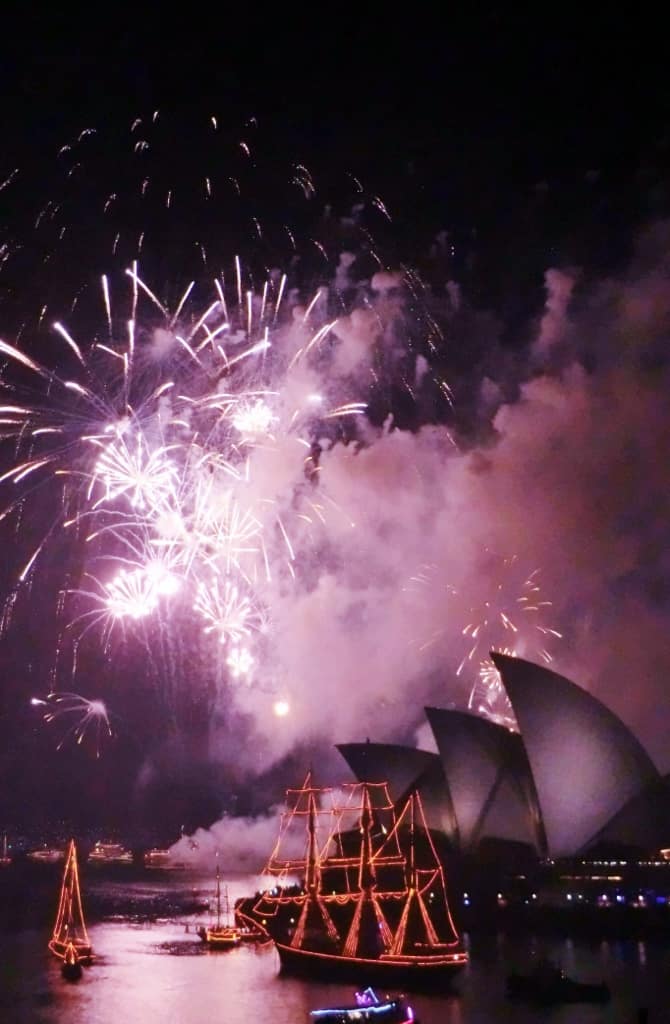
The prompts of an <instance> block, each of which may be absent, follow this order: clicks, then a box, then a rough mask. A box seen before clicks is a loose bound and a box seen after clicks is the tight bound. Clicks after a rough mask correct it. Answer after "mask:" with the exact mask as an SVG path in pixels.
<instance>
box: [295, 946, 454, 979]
mask: <svg viewBox="0 0 670 1024" xmlns="http://www.w3.org/2000/svg"><path fill="white" fill-rule="evenodd" d="M275 946H276V948H277V953H278V954H279V961H280V964H281V970H282V972H284V973H286V974H293V975H298V976H300V977H303V978H314V979H325V980H327V981H349V982H354V983H358V984H359V985H360V984H365V985H372V986H381V987H384V986H387V987H388V986H391V987H394V988H397V987H400V988H407V989H415V990H416V989H424V988H446V987H447V986H448V985H449V983H450V982H451V980H452V979H453V978H454V977H455V976H456V975H457V974H458V973H459V971H462V970H463V968H464V967H465V966H466V964H467V962H468V955H467V953H463V952H458V953H449V954H444V955H440V956H427V957H387V958H381V959H371V958H365V957H347V956H337V955H335V954H333V953H317V952H314V951H311V950H306V949H294V948H293V947H292V946H286V945H283V944H282V943H279V942H275Z"/></svg>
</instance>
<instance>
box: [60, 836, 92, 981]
mask: <svg viewBox="0 0 670 1024" xmlns="http://www.w3.org/2000/svg"><path fill="white" fill-rule="evenodd" d="M49 949H50V950H51V952H52V953H53V954H54V956H57V957H59V959H61V960H63V961H64V960H65V958H66V956H67V955H68V954H69V955H72V950H74V952H75V953H76V957H77V961H78V962H79V963H80V964H82V963H83V964H86V963H90V961H91V959H92V957H93V949H92V946H91V940H90V939H89V937H88V932H87V931H86V922H85V921H84V912H83V909H82V905H81V891H80V888H79V868H78V866H77V849H76V846H75V843H74V839H71V840H70V844H69V846H68V850H67V855H66V858H65V870H64V872H63V883H62V885H61V890H60V898H59V901H58V911H57V913H56V922H55V924H54V930H53V934H52V936H51V939H50V941H49Z"/></svg>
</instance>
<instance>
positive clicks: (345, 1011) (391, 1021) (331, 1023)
mask: <svg viewBox="0 0 670 1024" xmlns="http://www.w3.org/2000/svg"><path fill="white" fill-rule="evenodd" d="M309 1015H310V1017H311V1018H312V1020H313V1021H314V1022H315V1024H349V1022H350V1021H351V1022H352V1024H354V1022H356V1024H361V1021H375V1022H377V1024H382V1022H384V1024H412V1022H415V1017H414V1011H413V1009H412V1007H411V1006H409V1004H408V1003H407V1000H406V999H405V997H404V996H393V997H391V996H384V998H383V999H380V998H379V996H378V995H377V993H376V992H375V991H374V989H372V988H366V989H364V990H363V991H362V992H357V993H356V1002H355V1003H354V1004H353V1005H350V1006H329V1007H326V1008H324V1009H321V1010H311V1011H310V1014H309ZM415 1024H416V1022H415Z"/></svg>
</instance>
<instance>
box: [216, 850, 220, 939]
mask: <svg viewBox="0 0 670 1024" xmlns="http://www.w3.org/2000/svg"><path fill="white" fill-rule="evenodd" d="M216 927H217V930H218V929H219V928H220V927H221V871H220V869H219V855H218V853H217V855H216Z"/></svg>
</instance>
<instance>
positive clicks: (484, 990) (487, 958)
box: [0, 875, 670, 1024]
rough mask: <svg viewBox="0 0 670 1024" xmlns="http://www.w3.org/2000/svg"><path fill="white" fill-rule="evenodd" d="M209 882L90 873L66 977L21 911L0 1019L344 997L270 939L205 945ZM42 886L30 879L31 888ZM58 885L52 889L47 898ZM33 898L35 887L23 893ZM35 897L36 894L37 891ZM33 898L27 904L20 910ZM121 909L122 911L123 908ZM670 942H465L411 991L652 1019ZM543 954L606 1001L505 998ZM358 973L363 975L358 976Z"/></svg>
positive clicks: (259, 1007) (545, 1014)
mask: <svg viewBox="0 0 670 1024" xmlns="http://www.w3.org/2000/svg"><path fill="white" fill-rule="evenodd" d="M256 884H257V879H250V878H244V879H241V878H238V879H236V880H234V882H231V886H230V896H231V899H232V898H234V897H235V896H237V895H241V894H248V893H249V892H251V891H253V890H254V889H255V887H256ZM210 888H211V887H210V886H209V883H208V881H207V880H204V879H202V878H200V879H195V878H188V879H187V878H186V877H185V876H176V875H172V876H163V877H151V878H148V877H144V878H142V879H140V880H137V879H135V880H133V881H130V880H129V879H128V878H125V879H124V878H123V877H117V879H116V880H109V879H107V880H103V879H101V878H100V877H98V878H97V879H95V878H91V877H90V875H89V878H88V879H87V888H86V893H85V904H86V902H87V901H88V904H89V905H90V907H91V908H92V914H91V915H90V916H93V917H97V918H98V919H97V920H95V921H94V922H93V923H91V924H90V928H89V930H90V934H91V938H92V941H93V945H94V948H95V951H96V954H97V960H96V963H95V965H94V966H92V967H91V968H89V969H87V970H85V972H84V977H83V978H82V979H81V981H79V982H78V983H77V984H68V983H67V982H65V981H64V980H63V978H62V977H61V974H60V969H59V963H58V962H57V961H56V960H55V959H54V958H53V957H51V956H50V955H49V954H48V952H47V949H46V944H47V941H48V938H49V933H50V929H49V927H48V925H47V924H46V922H45V924H44V925H39V924H36V923H35V922H34V920H31V918H32V917H34V915H30V914H27V913H24V915H23V917H24V920H25V927H23V926H21V922H20V921H19V922H18V925H17V923H16V921H15V922H14V925H13V926H12V927H11V928H8V927H7V925H6V924H5V926H4V927H3V930H2V931H0V1022H1V1024H66V1022H67V1024H140V1022H141V1024H200V1022H202V1024H218V1022H221V1024H223V1022H238V1024H257V1022H258V1024H261V1022H262V1024H267V1022H272V1024H307V1022H308V1021H309V1011H310V1010H311V1009H314V1008H316V1007H318V1006H328V1005H333V1004H334V1003H336V1002H340V1001H343V1000H344V1001H346V1002H349V1001H350V1000H351V997H352V991H351V989H348V988H347V987H346V986H343V985H340V984H338V985H328V984H322V983H316V982H305V981H298V980H295V979H292V978H287V977H284V976H282V975H279V974H278V967H279V964H278V960H277V956H276V953H275V951H274V949H273V948H272V946H264V947H259V946H244V947H240V948H238V949H234V950H230V951H226V952H219V953H212V952H209V951H208V950H206V949H205V948H204V947H203V946H202V945H201V944H200V943H199V941H198V939H197V936H196V934H195V927H196V926H197V924H198V923H202V922H203V920H206V919H207V918H208V915H207V914H206V913H202V912H200V913H198V912H197V911H194V909H193V907H191V906H189V903H191V902H192V901H193V900H194V899H195V900H196V901H197V900H199V899H201V898H207V896H209V895H210V892H209V889H210ZM38 892H40V888H39V887H36V888H35V890H34V893H35V895H36V894H37V893H38ZM56 896H57V893H56V894H54V900H55V898H56ZM31 898H32V894H31ZM40 898H43V896H42V897H40ZM29 905H30V900H28V901H24V903H23V906H24V907H28V906H29ZM121 910H122V912H121ZM668 938H669V944H668V945H662V944H658V943H656V944H652V943H649V942H602V943H597V944H589V945H587V944H584V943H582V942H579V941H577V940H576V939H575V940H574V941H572V940H565V939H556V940H555V941H552V940H551V939H547V938H546V937H543V938H542V939H538V938H535V937H534V936H532V935H527V936H522V937H519V936H515V937H508V936H502V935H498V936H492V937H486V938H478V937H476V936H473V937H471V938H470V952H471V957H472V963H471V965H470V967H469V968H468V969H467V970H466V971H465V972H463V974H461V975H460V976H459V977H458V978H457V980H455V982H454V986H453V991H452V992H451V993H448V994H441V995H425V994H423V995H422V994H417V995H415V996H414V997H413V998H412V1004H413V1006H414V1008H415V1011H416V1013H417V1015H418V1016H419V1018H420V1020H421V1022H422V1024H498V1022H505V1021H514V1022H515V1024H524V1022H530V1021H533V1022H535V1021H547V1022H552V1024H595V1022H612V1024H629V1022H630V1024H636V1021H637V1011H638V1008H639V1007H642V1006H646V1007H648V1008H649V1021H650V1022H651V1024H657V1022H658V1024H662V1022H663V1024H667V1022H670V936H669V937H668ZM538 951H541V952H548V953H549V954H550V955H552V956H554V957H555V958H556V959H559V960H560V961H561V963H562V964H563V966H564V968H565V970H566V971H567V972H568V973H570V974H571V975H573V976H574V977H577V978H579V979H581V980H585V981H587V980H588V981H599V980H601V979H603V978H604V979H605V980H606V981H607V982H608V984H609V985H610V988H611V990H612V1001H611V1002H610V1003H609V1004H608V1005H607V1006H604V1007H603V1006H588V1005H576V1006H561V1007H556V1008H553V1009H541V1008H536V1007H532V1006H524V1005H522V1004H518V1003H510V1002H509V1001H508V1000H507V999H506V998H505V994H504V991H505V976H506V974H507V973H508V971H509V970H511V969H525V968H526V967H527V965H528V963H529V961H530V959H531V957H532V955H533V953H537V952H538ZM364 981H365V979H361V982H362V983H364Z"/></svg>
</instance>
